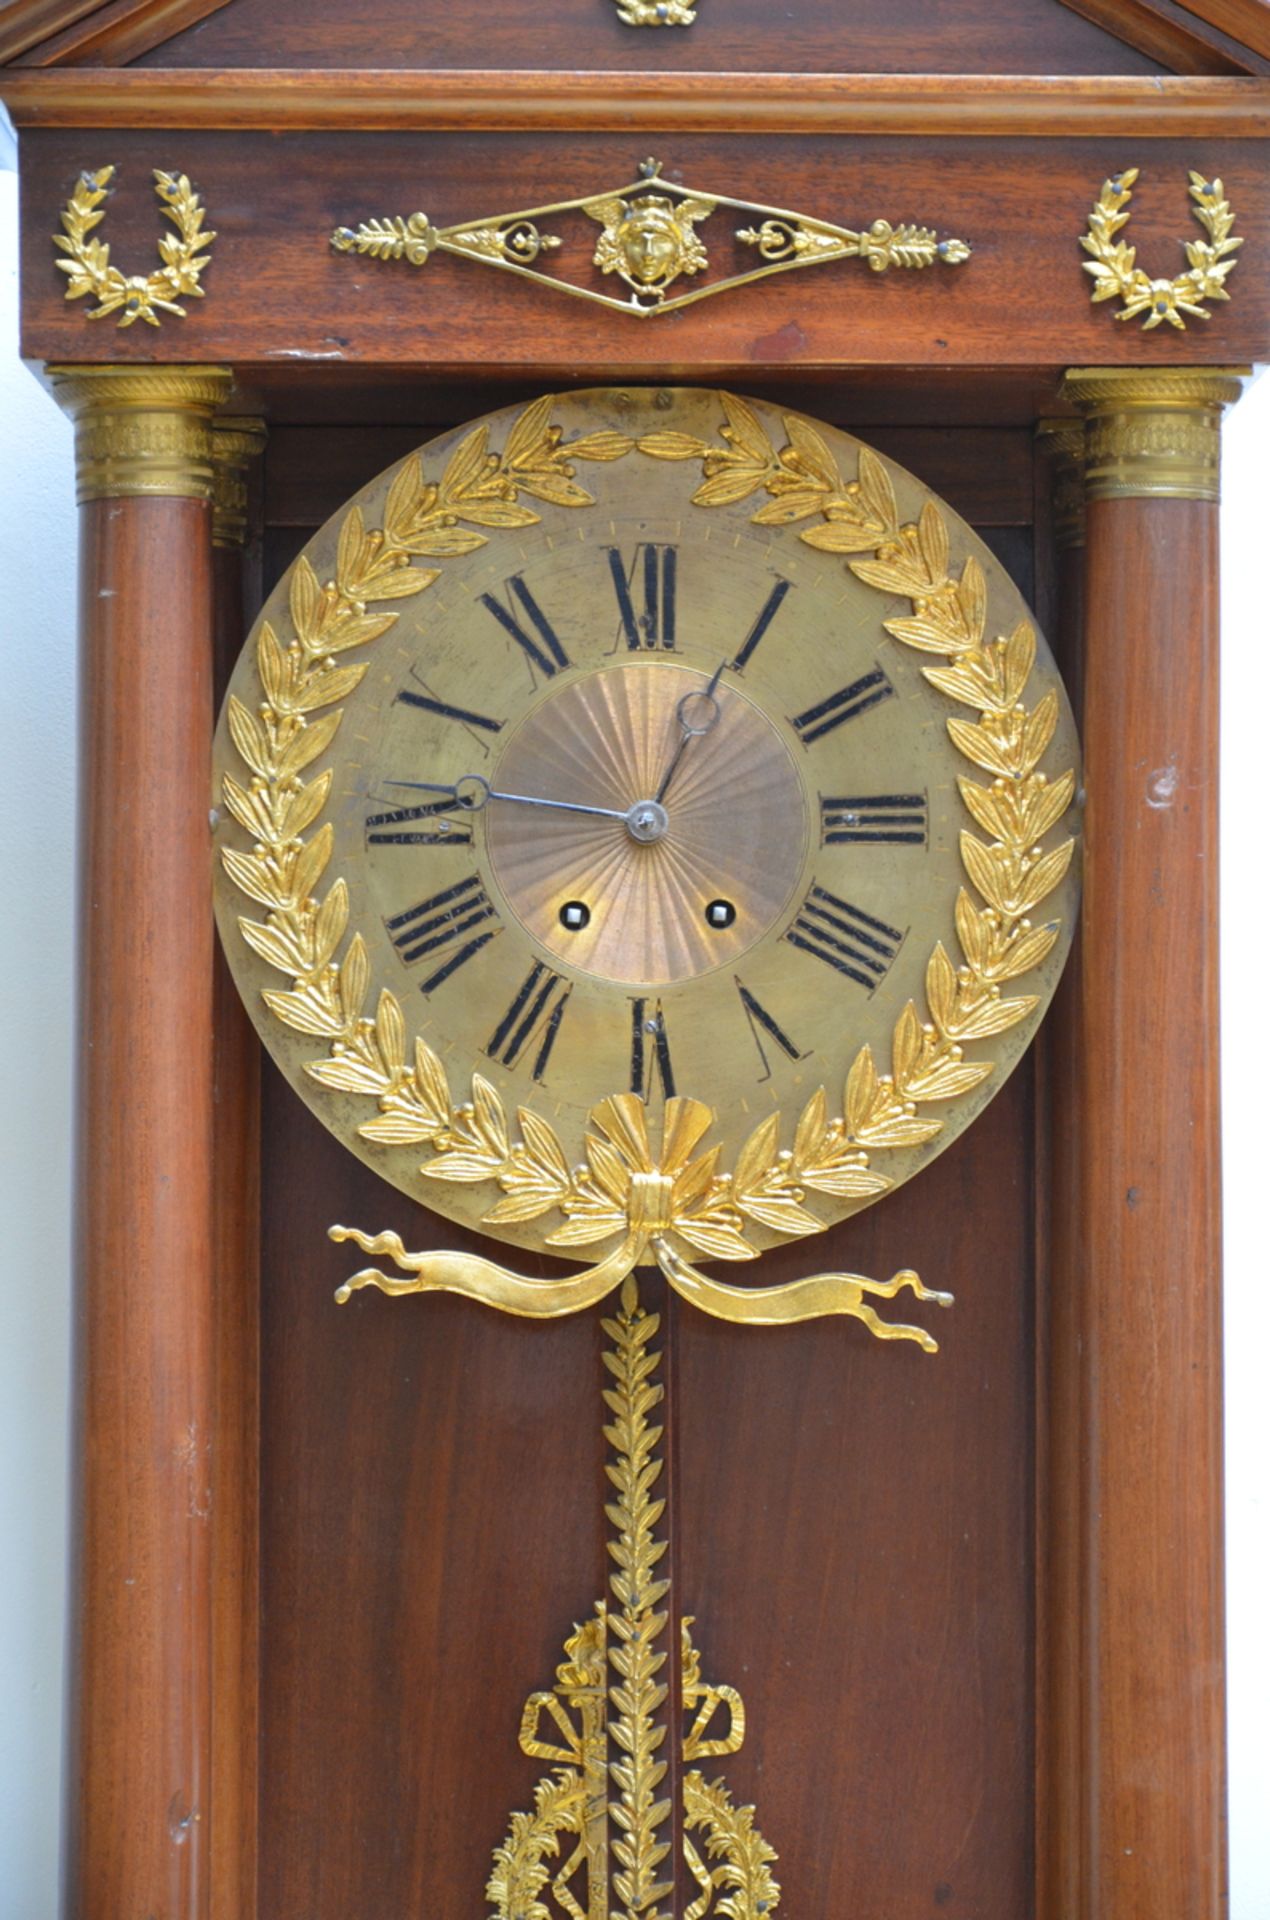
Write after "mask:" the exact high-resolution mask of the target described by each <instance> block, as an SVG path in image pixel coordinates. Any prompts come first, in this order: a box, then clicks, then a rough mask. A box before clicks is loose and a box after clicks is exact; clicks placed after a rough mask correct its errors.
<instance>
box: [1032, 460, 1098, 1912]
mask: <svg viewBox="0 0 1270 1920" xmlns="http://www.w3.org/2000/svg"><path fill="white" fill-rule="evenodd" d="M1045 446H1046V442H1045V439H1044V437H1042V439H1041V440H1040V442H1039V443H1038V459H1037V528H1036V531H1037V571H1038V580H1039V582H1040V586H1041V591H1040V593H1039V595H1038V599H1037V602H1036V605H1037V610H1038V612H1039V614H1040V615H1041V618H1042V622H1043V624H1044V626H1045V630H1046V632H1047V633H1048V635H1049V637H1050V640H1051V644H1052V645H1053V647H1054V653H1055V658H1056V659H1057V661H1058V664H1059V668H1060V671H1061V672H1062V675H1063V679H1064V682H1065V684H1066V687H1067V691H1068V694H1069V696H1070V698H1071V701H1072V705H1073V707H1074V708H1075V711H1076V715H1077V720H1078V722H1080V724H1081V728H1082V737H1083V726H1084V720H1083V684H1084V681H1083V662H1082V658H1081V654H1082V625H1083V621H1082V610H1083V605H1084V550H1083V547H1081V546H1079V545H1059V544H1058V543H1057V542H1056V540H1055V537H1054V534H1055V527H1054V513H1053V507H1054V487H1055V463H1054V461H1053V460H1052V459H1051V458H1049V457H1047V455H1046V452H1045ZM1082 975H1083V959H1082V938H1081V927H1080V925H1079V923H1078V924H1077V927H1076V934H1075V938H1074V940H1073V942H1072V949H1071V952H1070V954H1069V955H1068V959H1067V966H1066V968H1065V970H1064V973H1063V977H1062V979H1061V980H1060V982H1059V985H1058V991H1057V992H1056V993H1055V996H1054V1001H1053V1004H1052V1006H1051V1007H1050V1011H1049V1013H1048V1014H1047V1015H1046V1019H1045V1025H1044V1027H1043V1028H1042V1030H1041V1035H1040V1044H1039V1046H1038V1048H1037V1055H1036V1073H1037V1082H1038V1091H1039V1094H1040V1099H1039V1101H1038V1112H1037V1129H1038V1142H1037V1145H1038V1160H1037V1182H1036V1184H1037V1193H1038V1228H1039V1229H1040V1230H1039V1231H1038V1235H1037V1246H1036V1253H1037V1269H1038V1312H1037V1351H1036V1367H1037V1483H1038V1484H1037V1562H1036V1568H1037V1593H1036V1606H1037V1665H1036V1713H1037V1747H1036V1780H1035V1787H1036V1830H1037V1861H1036V1866H1037V1879H1036V1903H1035V1905H1036V1914H1037V1920H1071V1916H1073V1915H1076V1914H1079V1913H1082V1912H1083V1909H1082V1908H1081V1907H1080V1906H1079V1905H1078V1900H1079V1889H1080V1873H1079V1854H1078V1848H1077V1839H1078V1834H1079V1828H1080V1808H1081V1797H1082V1776H1081V1772H1080V1765H1081V1745H1080V1720H1079V1713H1080V1701H1081V1684H1080V1673H1081V1645H1082V1609H1081V1604H1080V1595H1081V1571H1080V1570H1081V1550H1080V1542H1081V1534H1080V1515H1081V1476H1080V1472H1079V1468H1078V1465H1077V1462H1078V1460H1079V1457H1080V1450H1081V1444H1082V1442H1081V1425H1080V1422H1081V1406H1082V1396H1081V1327H1082V1321H1081V1301H1082V1294H1081V1279H1082V1258H1081V1250H1082V1246H1083V1243H1084V1239H1085V1237H1086V1232H1087V1222H1086V1220H1085V1217H1084V1215H1083V1213H1082V1209H1081V1196H1080V1185H1079V1181H1078V1178H1077V1144H1078V1140H1079V1126H1078V1124H1077V1118H1076V1117H1077V1116H1078V1115H1079V1113H1080V1111H1081V1098H1082V1095H1081V1087H1082V1076H1081V1056H1080V1039H1081V1035H1080V1009H1081V994H1082V985H1081V982H1082Z"/></svg>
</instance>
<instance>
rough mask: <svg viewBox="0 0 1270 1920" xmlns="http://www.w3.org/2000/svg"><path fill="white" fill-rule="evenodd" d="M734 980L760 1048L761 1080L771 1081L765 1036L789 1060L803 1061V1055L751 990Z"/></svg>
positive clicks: (757, 1045) (734, 978)
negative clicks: (772, 1041) (764, 1042)
mask: <svg viewBox="0 0 1270 1920" xmlns="http://www.w3.org/2000/svg"><path fill="white" fill-rule="evenodd" d="M732 978H733V980H734V982H735V984H736V990H737V992H738V993H739V994H740V996H741V1005H742V1007H743V1008H744V1009H745V1017H746V1019H747V1020H748V1021H749V1023H750V1033H751V1036H752V1037H753V1040H754V1044H755V1046H756V1047H757V1048H758V1057H759V1059H760V1060H761V1061H762V1062H763V1071H762V1073H761V1074H760V1076H759V1078H760V1079H761V1080H770V1079H771V1077H772V1069H771V1064H770V1062H769V1061H768V1058H767V1048H766V1047H765V1046H764V1044H763V1036H764V1034H766V1036H767V1038H768V1039H769V1040H774V1041H775V1043H776V1045H777V1046H778V1047H779V1048H780V1050H781V1052H782V1053H783V1054H784V1055H785V1058H786V1059H787V1060H801V1059H802V1057H803V1056H802V1053H801V1052H800V1050H799V1049H798V1048H797V1047H796V1046H795V1045H794V1043H793V1041H792V1040H791V1039H790V1037H789V1035H788V1034H787V1033H786V1032H785V1030H784V1028H782V1027H778V1026H777V1024H776V1022H775V1020H773V1018H772V1016H771V1014H770V1013H769V1012H768V1011H767V1008H766V1007H765V1006H763V1005H762V1003H761V1002H760V1001H759V1000H758V999H757V998H756V997H755V995H754V994H752V993H751V992H750V990H749V988H748V987H747V986H745V985H743V984H742V982H741V981H740V980H738V979H737V976H736V975H735V974H733V976H732Z"/></svg>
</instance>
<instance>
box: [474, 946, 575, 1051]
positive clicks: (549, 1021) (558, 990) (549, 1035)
mask: <svg viewBox="0 0 1270 1920" xmlns="http://www.w3.org/2000/svg"><path fill="white" fill-rule="evenodd" d="M571 991H572V989H571V987H570V986H569V983H568V982H567V981H566V980H562V979H561V978H560V975H559V974H558V973H553V972H552V971H551V968H550V967H545V966H544V965H543V963H542V961H541V960H535V961H534V964H533V966H532V967H531V968H530V969H529V972H528V974H527V975H526V978H525V984H524V985H523V986H522V987H521V989H520V991H519V992H518V993H517V995H516V998H515V999H514V1000H513V1001H512V1003H511V1005H510V1007H508V1009H507V1011H506V1013H505V1014H504V1015H503V1017H502V1019H501V1020H500V1021H499V1023H498V1025H497V1026H496V1027H495V1029H494V1031H493V1033H492V1034H491V1035H490V1037H489V1040H488V1042H487V1044H486V1047H485V1051H486V1053H487V1054H488V1055H489V1057H490V1059H491V1060H501V1061H502V1063H503V1065H504V1066H505V1067H514V1066H515V1065H516V1063H517V1061H518V1060H519V1059H520V1056H521V1054H522V1053H523V1052H524V1051H525V1048H526V1047H527V1046H528V1045H529V1043H530V1041H531V1040H535V1039H536V1040H537V1041H538V1050H537V1052H536V1053H535V1054H534V1063H533V1066H532V1068H531V1070H530V1071H531V1073H532V1075H533V1078H534V1079H535V1080H541V1079H542V1077H543V1075H544V1073H545V1072H546V1071H547V1062H548V1060H549V1059H550V1058H551V1049H552V1048H553V1047H554V1046H555V1044H556V1035H557V1034H558V1033H559V1031H560V1022H561V1021H562V1020H563V1018H564V1010H565V1008H566V1006H567V1005H568V1004H569V994H570V992H571Z"/></svg>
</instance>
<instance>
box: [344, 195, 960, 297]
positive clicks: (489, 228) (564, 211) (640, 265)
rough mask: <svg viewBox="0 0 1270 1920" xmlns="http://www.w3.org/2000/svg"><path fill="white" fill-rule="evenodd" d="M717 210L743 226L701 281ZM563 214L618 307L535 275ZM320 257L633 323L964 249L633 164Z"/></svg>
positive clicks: (365, 229)
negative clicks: (779, 277)
mask: <svg viewBox="0 0 1270 1920" xmlns="http://www.w3.org/2000/svg"><path fill="white" fill-rule="evenodd" d="M720 208H731V209H733V210H735V211H736V212H739V213H742V214H745V215H747V216H749V219H750V222H751V224H747V225H744V226H741V227H738V228H737V229H736V230H735V231H734V233H733V236H732V238H733V243H734V247H735V249H737V253H736V255H735V259H736V264H735V266H734V268H733V270H732V271H730V272H724V273H723V274H721V275H716V276H715V277H713V278H711V277H709V269H710V265H711V254H710V252H709V250H708V248H707V243H706V239H705V237H704V236H703V235H702V234H700V233H698V232H697V228H698V227H699V226H701V225H702V224H704V222H705V221H707V220H708V219H709V218H710V216H711V215H712V214H714V213H716V212H717V211H718V210H719V209H720ZM572 214H583V215H585V216H586V218H587V219H589V220H593V221H595V222H596V223H597V224H598V225H599V226H600V228H601V229H602V231H601V234H600V237H599V239H598V241H596V242H595V243H594V247H593V250H592V252H591V257H590V264H591V265H592V266H594V267H597V268H598V269H599V272H600V273H601V275H603V276H605V277H615V278H616V279H618V280H621V281H622V282H623V283H624V284H625V286H626V287H627V289H628V292H627V294H626V296H625V297H624V298H622V297H620V296H618V295H616V294H613V293H609V292H606V291H604V290H603V289H602V288H600V287H597V286H594V285H590V284H587V283H586V282H584V281H581V280H578V279H572V278H568V277H566V276H565V275H563V274H557V273H547V272H545V271H543V269H542V267H541V265H540V264H539V263H540V261H541V257H542V255H543V254H545V253H556V252H558V251H560V250H561V249H567V241H566V236H565V235H564V234H561V233H556V232H552V231H549V230H548V229H547V227H546V226H545V225H544V222H547V221H556V222H558V221H559V219H560V218H561V216H563V217H564V223H565V226H566V229H567V228H568V226H569V224H570V223H569V220H568V216H569V215H572ZM572 241H573V246H574V249H575V255H574V257H575V258H576V254H577V249H578V248H579V245H580V244H581V245H583V246H585V244H586V242H585V241H584V240H583V237H582V235H581V233H578V232H575V233H574V235H573V236H572ZM331 245H332V246H333V247H334V248H335V250H336V252H337V253H357V254H361V255H363V256H365V257H367V258H369V259H372V260H404V261H405V262H406V263H407V265H409V266H414V267H422V266H423V265H425V264H426V262H427V261H428V260H429V259H430V258H431V256H432V255H433V254H434V253H437V252H440V253H450V254H455V255H458V256H459V257H460V258H463V259H468V260H476V261H481V262H484V263H485V264H486V265H488V266H496V267H501V268H503V269H505V270H506V271H508V272H512V273H517V274H520V275H522V276H524V277H526V278H528V279H531V280H536V281H538V283H539V284H540V285H541V286H546V287H552V288H554V289H555V291H556V292H558V293H565V294H570V295H572V296H573V297H574V298H576V299H580V300H593V301H596V302H598V303H599V305H601V306H606V307H612V308H616V309H617V310H618V311H619V312H621V313H629V314H635V315H638V316H643V317H644V318H649V317H651V316H652V315H654V314H658V313H671V312H673V311H675V310H676V309H677V308H680V307H686V306H690V305H692V304H693V303H694V302H695V301H698V300H706V299H709V298H710V297H711V296H712V295H714V294H716V293H725V292H728V291H729V290H731V289H732V288H735V287H742V286H748V285H750V284H751V283H752V282H754V281H756V280H763V279H766V278H767V277H768V276H769V275H771V274H774V273H788V272H790V271H793V270H794V269H797V268H799V267H814V266H820V265H823V264H825V263H826V262H829V261H833V260H852V259H859V260H864V261H866V262H867V263H868V265H869V267H870V268H871V269H872V271H873V272H875V273H885V272H887V271H888V269H890V268H892V267H895V268H901V269H918V268H923V267H932V266H937V265H943V266H958V265H960V264H961V263H962V262H963V261H965V260H967V259H969V257H970V248H969V247H968V246H967V245H966V243H965V241H964V240H956V239H944V240H941V239H940V238H939V236H938V234H937V233H936V232H935V231H934V229H933V228H930V227H924V226H893V225H892V224H891V223H890V222H889V221H887V220H875V221H873V223H872V224H871V225H870V226H869V227H867V228H866V229H864V230H863V231H861V232H857V231H855V230H854V229H852V228H850V227H838V226H833V225H831V224H830V223H829V222H827V221H823V220H813V219H811V218H810V217H808V216H806V215H803V214H797V213H788V212H785V211H783V210H782V209H780V208H778V207H764V206H759V205H757V204H756V203H755V202H753V201H750V200H736V199H732V198H730V197H729V196H728V195H726V194H704V193H699V192H697V191H695V190H694V189H691V188H688V187H685V186H682V185H680V184H678V183H677V182H675V181H673V180H668V179H666V178H664V177H663V173H662V166H661V162H660V161H658V160H645V161H644V162H643V164H642V165H641V167H640V169H639V177H638V178H637V179H636V180H634V181H631V182H628V183H627V184H625V185H623V186H619V187H614V188H612V189H611V190H609V191H607V192H604V193H598V194H590V195H587V196H585V197H583V198H580V199H576V200H558V201H555V202H553V203H552V204H551V205H550V206H545V207H530V208H528V209H525V210H524V211H521V212H516V213H503V214H491V215H488V216H486V217H484V218H481V219H477V220H468V221H464V222H463V223H461V224H459V225H453V226H445V227H437V226H434V225H433V224H432V222H431V221H430V220H429V218H428V216H427V214H426V213H412V214H408V215H402V214H394V215H392V216H390V217H388V218H380V219H371V220H364V221H363V222H362V223H361V224H360V225H359V226H357V227H337V228H336V229H335V231H334V233H333V234H332V235H331ZM710 245H711V246H713V247H715V249H716V252H717V250H718V245H719V243H718V242H716V241H714V240H711V242H710ZM747 251H748V252H749V253H750V254H751V255H757V257H758V259H759V261H760V263H761V264H760V265H758V266H752V265H747V264H746V259H745V255H746V252H747ZM698 276H702V279H701V283H700V284H698V285H696V286H695V287H693V288H692V289H691V290H689V291H687V292H682V293H673V292H672V291H671V289H672V288H673V287H674V286H675V284H676V282H678V281H680V280H684V279H697V278H698Z"/></svg>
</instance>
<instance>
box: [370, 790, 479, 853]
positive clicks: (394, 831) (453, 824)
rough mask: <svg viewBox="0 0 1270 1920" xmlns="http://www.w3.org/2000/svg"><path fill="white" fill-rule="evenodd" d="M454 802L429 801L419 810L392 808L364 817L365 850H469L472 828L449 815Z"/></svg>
mask: <svg viewBox="0 0 1270 1920" xmlns="http://www.w3.org/2000/svg"><path fill="white" fill-rule="evenodd" d="M453 812H454V802H453V800H428V801H426V802H425V803H424V805H423V806H421V807H394V808H393V809H392V811H391V812H389V813H371V814H368V815H367V816H366V844H367V846H368V847H470V846H471V844H472V829H471V827H469V826H466V825H462V824H460V822H459V821H457V820H454V819H452V818H451V817H450V816H451V815H452V814H453Z"/></svg>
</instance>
